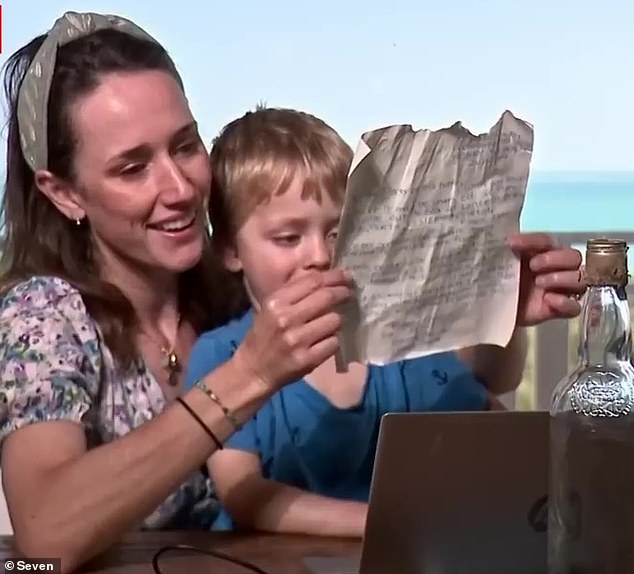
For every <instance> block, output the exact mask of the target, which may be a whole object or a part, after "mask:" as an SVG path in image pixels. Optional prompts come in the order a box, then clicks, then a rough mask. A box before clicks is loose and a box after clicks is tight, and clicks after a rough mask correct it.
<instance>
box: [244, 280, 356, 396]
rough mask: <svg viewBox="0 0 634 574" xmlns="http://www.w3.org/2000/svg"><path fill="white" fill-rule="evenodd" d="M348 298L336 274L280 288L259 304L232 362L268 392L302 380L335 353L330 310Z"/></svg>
mask: <svg viewBox="0 0 634 574" xmlns="http://www.w3.org/2000/svg"><path fill="white" fill-rule="evenodd" d="M351 294H352V280H351V278H350V276H349V274H347V273H345V272H344V271H342V270H339V269H332V270H328V271H324V272H315V273H311V275H309V276H305V277H302V278H301V279H298V280H296V281H293V282H291V283H289V284H287V285H285V286H284V287H282V288H281V289H280V290H279V291H277V292H276V293H275V294H274V295H273V296H271V297H270V298H269V299H268V300H266V301H264V302H263V303H262V308H261V310H260V311H259V312H258V313H256V314H255V318H254V322H253V327H252V328H251V330H250V331H249V333H248V334H247V336H246V337H245V340H244V342H243V343H242V345H241V346H240V348H239V349H238V350H237V351H236V354H235V358H236V359H237V360H239V361H240V362H241V363H242V365H243V366H245V367H246V368H247V369H248V370H249V371H250V372H251V373H252V374H253V375H255V376H256V377H257V378H258V379H260V380H262V381H263V382H264V383H265V384H267V385H269V386H271V387H273V388H277V387H281V386H284V385H286V384H288V383H291V382H293V381H296V380H298V379H300V378H302V377H303V376H304V375H306V374H308V373H310V372H311V371H312V370H314V369H315V368H316V367H317V366H318V365H320V364H321V363H323V362H324V361H325V360H326V359H328V358H329V357H331V356H332V355H334V353H335V352H336V350H337V348H338V341H337V332H338V331H339V329H340V327H341V322H342V320H341V316H340V314H339V313H338V312H337V311H336V308H337V306H338V305H340V304H341V303H343V302H344V301H346V300H347V299H348V298H349V297H350V296H351Z"/></svg>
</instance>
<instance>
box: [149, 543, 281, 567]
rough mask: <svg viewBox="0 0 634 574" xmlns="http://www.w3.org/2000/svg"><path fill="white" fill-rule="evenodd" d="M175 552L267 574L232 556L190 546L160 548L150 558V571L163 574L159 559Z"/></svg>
mask: <svg viewBox="0 0 634 574" xmlns="http://www.w3.org/2000/svg"><path fill="white" fill-rule="evenodd" d="M176 550H187V551H188V552H194V553H196V554H203V555H205V556H211V557H212V558H218V559H219V560H224V561H225V562H231V563H232V564H236V565H238V566H241V567H242V568H245V569H246V570H250V571H251V572H255V574H269V573H268V572H267V571H266V570H262V569H261V568H259V567H258V566H256V565H255V564H251V563H250V562H246V561H245V560H240V559H239V558H234V557H233V556H229V554H225V553H224V552H219V551H217V550H204V549H202V548H198V547H197V546H193V545H191V544H174V545H172V546H163V547H162V548H159V549H158V551H157V552H156V554H154V556H153V557H152V569H153V570H154V574H163V571H162V570H161V568H160V566H159V558H160V557H161V556H162V555H163V554H165V553H166V552H174V551H176Z"/></svg>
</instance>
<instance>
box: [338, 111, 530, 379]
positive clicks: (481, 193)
mask: <svg viewBox="0 0 634 574" xmlns="http://www.w3.org/2000/svg"><path fill="white" fill-rule="evenodd" d="M532 151H533V128H532V126H531V125H530V124H528V123H526V122H524V121H522V120H520V119H518V118H516V117H515V116H514V115H513V114H512V113H511V112H509V111H506V112H504V114H502V116H501V118H500V119H499V121H498V122H497V123H496V124H495V125H494V126H493V127H492V128H491V130H490V131H489V132H488V133H485V134H481V135H478V136H476V135H474V134H472V133H470V132H469V131H468V130H466V129H465V128H464V127H463V126H462V125H461V124H460V123H459V122H458V123H456V124H454V125H452V126H451V127H449V128H445V129H441V130H437V131H431V130H419V131H414V130H413V129H412V127H411V126H410V125H400V126H391V127H386V128H382V129H378V130H375V131H372V132H368V133H365V134H363V136H362V137H361V141H360V142H359V145H358V148H357V152H356V154H355V158H354V160H353V163H352V167H351V170H350V174H349V178H348V187H347V191H346V199H345V203H344V209H343V213H342V218H341V223H340V227H339V236H338V239H337V245H336V248H335V255H334V262H333V265H334V266H342V267H345V268H347V269H349V270H350V271H351V272H352V274H353V276H354V279H355V283H356V286H357V292H356V297H355V298H354V300H353V301H352V302H350V303H348V304H346V305H345V306H344V308H343V310H344V326H343V329H342V332H341V335H340V350H339V352H338V356H337V363H338V367H339V368H340V369H345V367H346V365H347V364H348V363H350V362H355V361H358V362H364V363H374V364H385V363H389V362H393V361H397V360H401V359H407V358H413V357H420V356H424V355H429V354H433V353H438V352H443V351H448V350H453V349H458V348H461V347H466V346H471V345H475V344H480V343H488V344H494V345H501V346H504V345H506V344H508V342H509V340H510V338H511V335H512V332H513V328H514V325H515V319H516V313H517V302H518V294H519V271H520V269H519V261H518V259H517V257H516V256H515V255H514V254H513V252H512V251H511V249H510V247H509V246H508V237H509V235H510V234H511V233H512V232H515V231H517V230H518V229H519V220H520V214H521V210H522V206H523V204H524V196H525V193H526V185H527V182H528V176H529V170H530V161H531V155H532Z"/></svg>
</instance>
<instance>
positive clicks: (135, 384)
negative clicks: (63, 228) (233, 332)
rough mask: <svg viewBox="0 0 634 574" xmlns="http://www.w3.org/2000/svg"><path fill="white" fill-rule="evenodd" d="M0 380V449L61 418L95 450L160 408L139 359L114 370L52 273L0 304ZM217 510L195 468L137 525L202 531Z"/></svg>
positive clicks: (73, 297)
mask: <svg viewBox="0 0 634 574" xmlns="http://www.w3.org/2000/svg"><path fill="white" fill-rule="evenodd" d="M0 381H1V383H0V447H1V444H2V443H1V441H3V440H4V438H5V437H6V436H7V435H8V434H9V433H11V432H12V431H14V430H16V429H19V428H21V427H24V426H26V425H28V424H31V423H35V422H41V421H51V420H65V421H73V422H76V423H79V424H81V425H82V426H83V427H84V429H85V432H86V437H87V441H88V445H89V448H94V447H95V446H98V445H100V444H104V443H108V442H111V441H113V440H116V439H117V438H119V437H121V436H123V435H125V434H126V433H128V432H129V431H131V430H133V429H135V428H137V427H138V426H140V425H142V424H143V423H145V422H147V421H149V420H150V419H152V418H153V417H155V416H156V415H157V414H159V413H161V412H162V411H163V409H164V408H165V405H166V403H165V397H164V395H163V391H162V389H161V387H160V386H159V384H158V382H157V381H156V379H155V378H154V377H153V376H152V374H151V373H150V371H149V370H148V369H146V368H145V366H144V365H143V364H141V363H139V364H138V366H137V368H136V369H135V370H134V372H133V373H127V374H122V373H121V372H119V371H118V370H117V369H116V368H115V363H114V360H113V357H112V354H111V352H110V351H109V349H108V348H107V347H106V345H105V344H104V342H103V338H102V336H101V333H100V330H99V327H98V325H97V324H96V322H95V321H94V320H93V319H92V318H91V317H90V315H88V312H87V311H86V307H85V306H84V303H83V300H82V298H81V295H80V293H79V292H78V291H77V290H76V289H75V288H74V287H72V286H71V285H70V284H69V283H67V282H66V281H63V280H62V279H59V278H55V277H46V276H36V277H33V278H32V279H30V280H28V281H25V282H23V283H20V284H18V285H16V286H15V287H14V288H13V289H11V290H10V291H9V292H8V293H7V294H6V295H5V297H4V298H3V299H2V301H1V302H0ZM184 448H185V447H184ZM139 486H140V487H142V485H139ZM218 511H219V503H218V500H217V498H216V497H215V495H214V492H213V488H212V485H211V482H210V480H209V479H208V478H207V477H205V476H204V475H203V473H202V472H195V473H193V474H192V475H191V476H190V477H189V478H188V479H187V480H186V481H185V482H184V483H183V484H181V486H180V487H179V488H178V489H177V490H176V491H175V492H173V493H172V494H171V495H170V496H169V497H168V498H167V499H166V500H165V501H163V503H162V504H161V505H160V506H159V507H158V508H157V509H156V510H155V511H154V512H153V513H152V514H151V515H150V516H148V517H147V518H146V519H145V521H144V523H143V529H186V528H203V529H208V528H210V527H211V524H212V522H213V521H214V520H215V518H216V516H217V514H218Z"/></svg>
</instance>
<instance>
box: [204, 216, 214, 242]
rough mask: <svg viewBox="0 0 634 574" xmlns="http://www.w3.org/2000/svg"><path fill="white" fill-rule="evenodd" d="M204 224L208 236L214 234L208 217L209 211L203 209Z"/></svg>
mask: <svg viewBox="0 0 634 574" xmlns="http://www.w3.org/2000/svg"><path fill="white" fill-rule="evenodd" d="M205 226H206V227H207V233H208V234H209V237H213V235H214V226H213V225H212V224H211V219H209V211H208V210H205Z"/></svg>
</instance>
